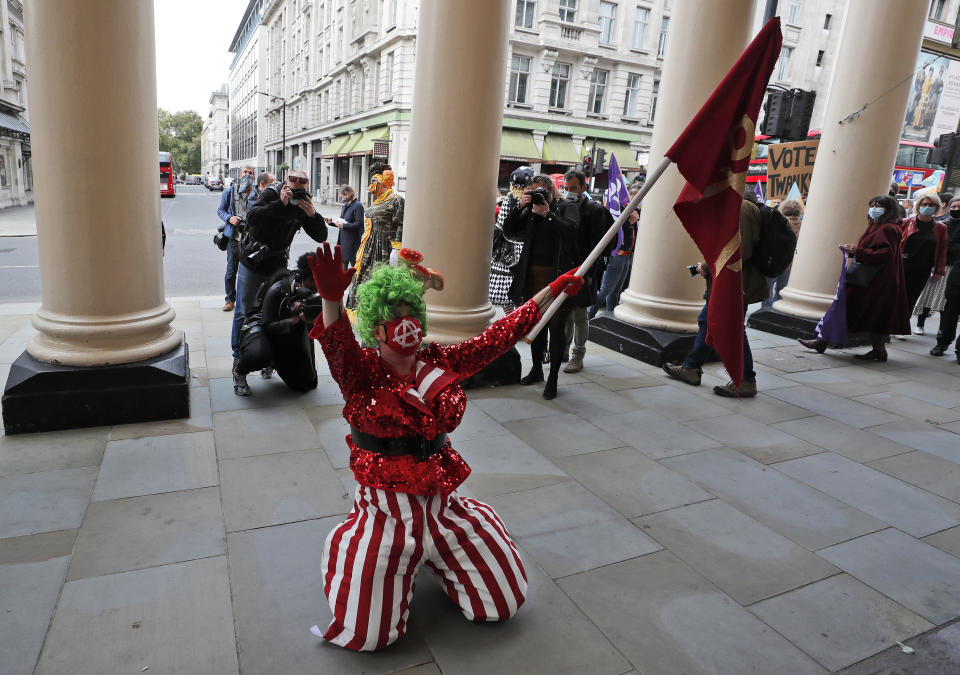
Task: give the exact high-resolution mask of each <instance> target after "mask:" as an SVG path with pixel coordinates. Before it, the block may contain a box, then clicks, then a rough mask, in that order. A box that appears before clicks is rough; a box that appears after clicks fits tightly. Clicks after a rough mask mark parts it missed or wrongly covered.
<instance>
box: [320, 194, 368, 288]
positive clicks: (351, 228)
mask: <svg viewBox="0 0 960 675" xmlns="http://www.w3.org/2000/svg"><path fill="white" fill-rule="evenodd" d="M340 201H341V202H342V203H343V206H341V207H340V217H339V218H337V219H336V220H333V219H331V218H327V219H326V221H327V225H332V226H333V227H339V228H340V236H339V237H338V238H337V245H338V246H340V249H341V250H342V251H343V268H344V269H349V268H351V267H353V266H354V265H355V264H356V259H357V251H358V250H359V249H360V239H361V237H363V204H361V203H360V200H358V199H357V193H356V192H354V190H353V188H352V187H350V186H349V185H344V186H343V187H342V188H340Z"/></svg>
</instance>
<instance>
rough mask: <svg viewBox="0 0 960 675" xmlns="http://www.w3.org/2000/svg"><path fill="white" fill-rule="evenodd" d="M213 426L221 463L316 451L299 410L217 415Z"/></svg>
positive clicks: (312, 432)
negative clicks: (278, 454)
mask: <svg viewBox="0 0 960 675" xmlns="http://www.w3.org/2000/svg"><path fill="white" fill-rule="evenodd" d="M213 426H214V437H215V438H216V441H217V457H218V458H219V459H221V460H223V459H236V458H238V457H253V456H255V455H267V454H271V453H274V452H289V451H292V450H312V449H314V448H318V447H320V439H319V438H318V437H317V432H316V430H315V429H314V428H313V425H312V424H311V423H310V419H309V418H308V417H307V414H306V413H305V412H304V410H303V408H302V407H300V406H279V407H275V408H258V409H253V410H232V411H228V412H218V413H214V415H213Z"/></svg>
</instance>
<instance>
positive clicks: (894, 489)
mask: <svg viewBox="0 0 960 675" xmlns="http://www.w3.org/2000/svg"><path fill="white" fill-rule="evenodd" d="M777 469H778V470H780V471H782V472H783V473H785V474H787V475H788V476H792V477H793V478H796V479H797V480H800V481H802V482H804V483H806V484H807V485H809V486H811V487H813V488H816V489H817V490H820V491H821V492H825V493H827V494H828V495H830V496H831V497H835V498H836V499H839V500H841V501H844V502H846V503H847V504H850V505H851V506H855V507H856V508H858V509H860V510H861V511H864V512H865V513H869V514H870V515H872V516H874V517H876V518H879V519H880V520H882V521H884V522H886V523H889V524H890V525H893V526H894V527H898V528H900V529H901V530H903V531H904V532H906V533H908V534H912V535H913V536H915V537H924V536H926V535H928V534H933V533H934V532H939V531H940V530H945V529H947V528H948V527H953V526H955V525H958V524H960V506H958V505H957V504H955V503H953V502H950V501H948V500H946V499H943V498H941V497H937V496H936V495H932V494H930V493H929V492H925V491H923V490H918V489H917V488H915V487H913V486H912V485H908V484H906V483H904V482H903V481H901V480H897V479H896V478H892V477H890V476H888V475H886V474H884V473H881V472H879V471H876V470H874V469H871V468H870V467H867V466H864V465H862V464H858V463H857V462H854V461H853V460H849V459H847V458H846V457H841V456H840V455H837V454H834V453H832V452H825V453H822V454H819V455H813V456H811V457H803V458H801V459H794V460H790V461H789V462H783V463H782V464H778V465H777Z"/></svg>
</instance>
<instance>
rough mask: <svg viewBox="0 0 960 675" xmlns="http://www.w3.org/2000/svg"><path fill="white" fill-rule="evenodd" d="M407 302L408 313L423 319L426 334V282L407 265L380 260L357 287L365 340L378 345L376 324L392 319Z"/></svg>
mask: <svg viewBox="0 0 960 675" xmlns="http://www.w3.org/2000/svg"><path fill="white" fill-rule="evenodd" d="M403 304H406V305H407V307H408V308H409V310H408V316H410V317H412V318H415V319H417V320H418V321H419V322H420V328H421V329H422V330H423V334H424V335H426V334H427V303H425V302H424V301H423V283H422V282H421V281H419V280H417V279H416V278H415V277H414V276H413V273H411V272H410V270H409V269H407V267H406V266H399V267H391V266H390V265H387V264H384V263H380V264H377V265H376V266H375V267H374V268H373V273H372V274H371V275H370V278H369V279H367V280H366V281H365V282H363V283H362V284H360V285H359V286H358V287H357V332H358V333H359V334H360V340H361V341H362V342H363V344H365V345H367V346H370V347H376V346H377V338H376V337H375V332H376V327H377V324H380V323H383V322H385V321H392V320H393V319H396V318H397V317H398V316H400V315H399V311H400V306H401V305H403Z"/></svg>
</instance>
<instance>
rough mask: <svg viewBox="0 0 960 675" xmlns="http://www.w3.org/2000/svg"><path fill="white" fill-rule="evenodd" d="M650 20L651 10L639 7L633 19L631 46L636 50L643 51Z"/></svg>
mask: <svg viewBox="0 0 960 675" xmlns="http://www.w3.org/2000/svg"><path fill="white" fill-rule="evenodd" d="M649 19H650V10H649V9H647V8H646V7H637V14H636V16H634V18H633V41H632V42H631V43H630V46H631V47H633V48H634V49H643V45H644V43H645V42H646V41H647V22H648V20H649Z"/></svg>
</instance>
